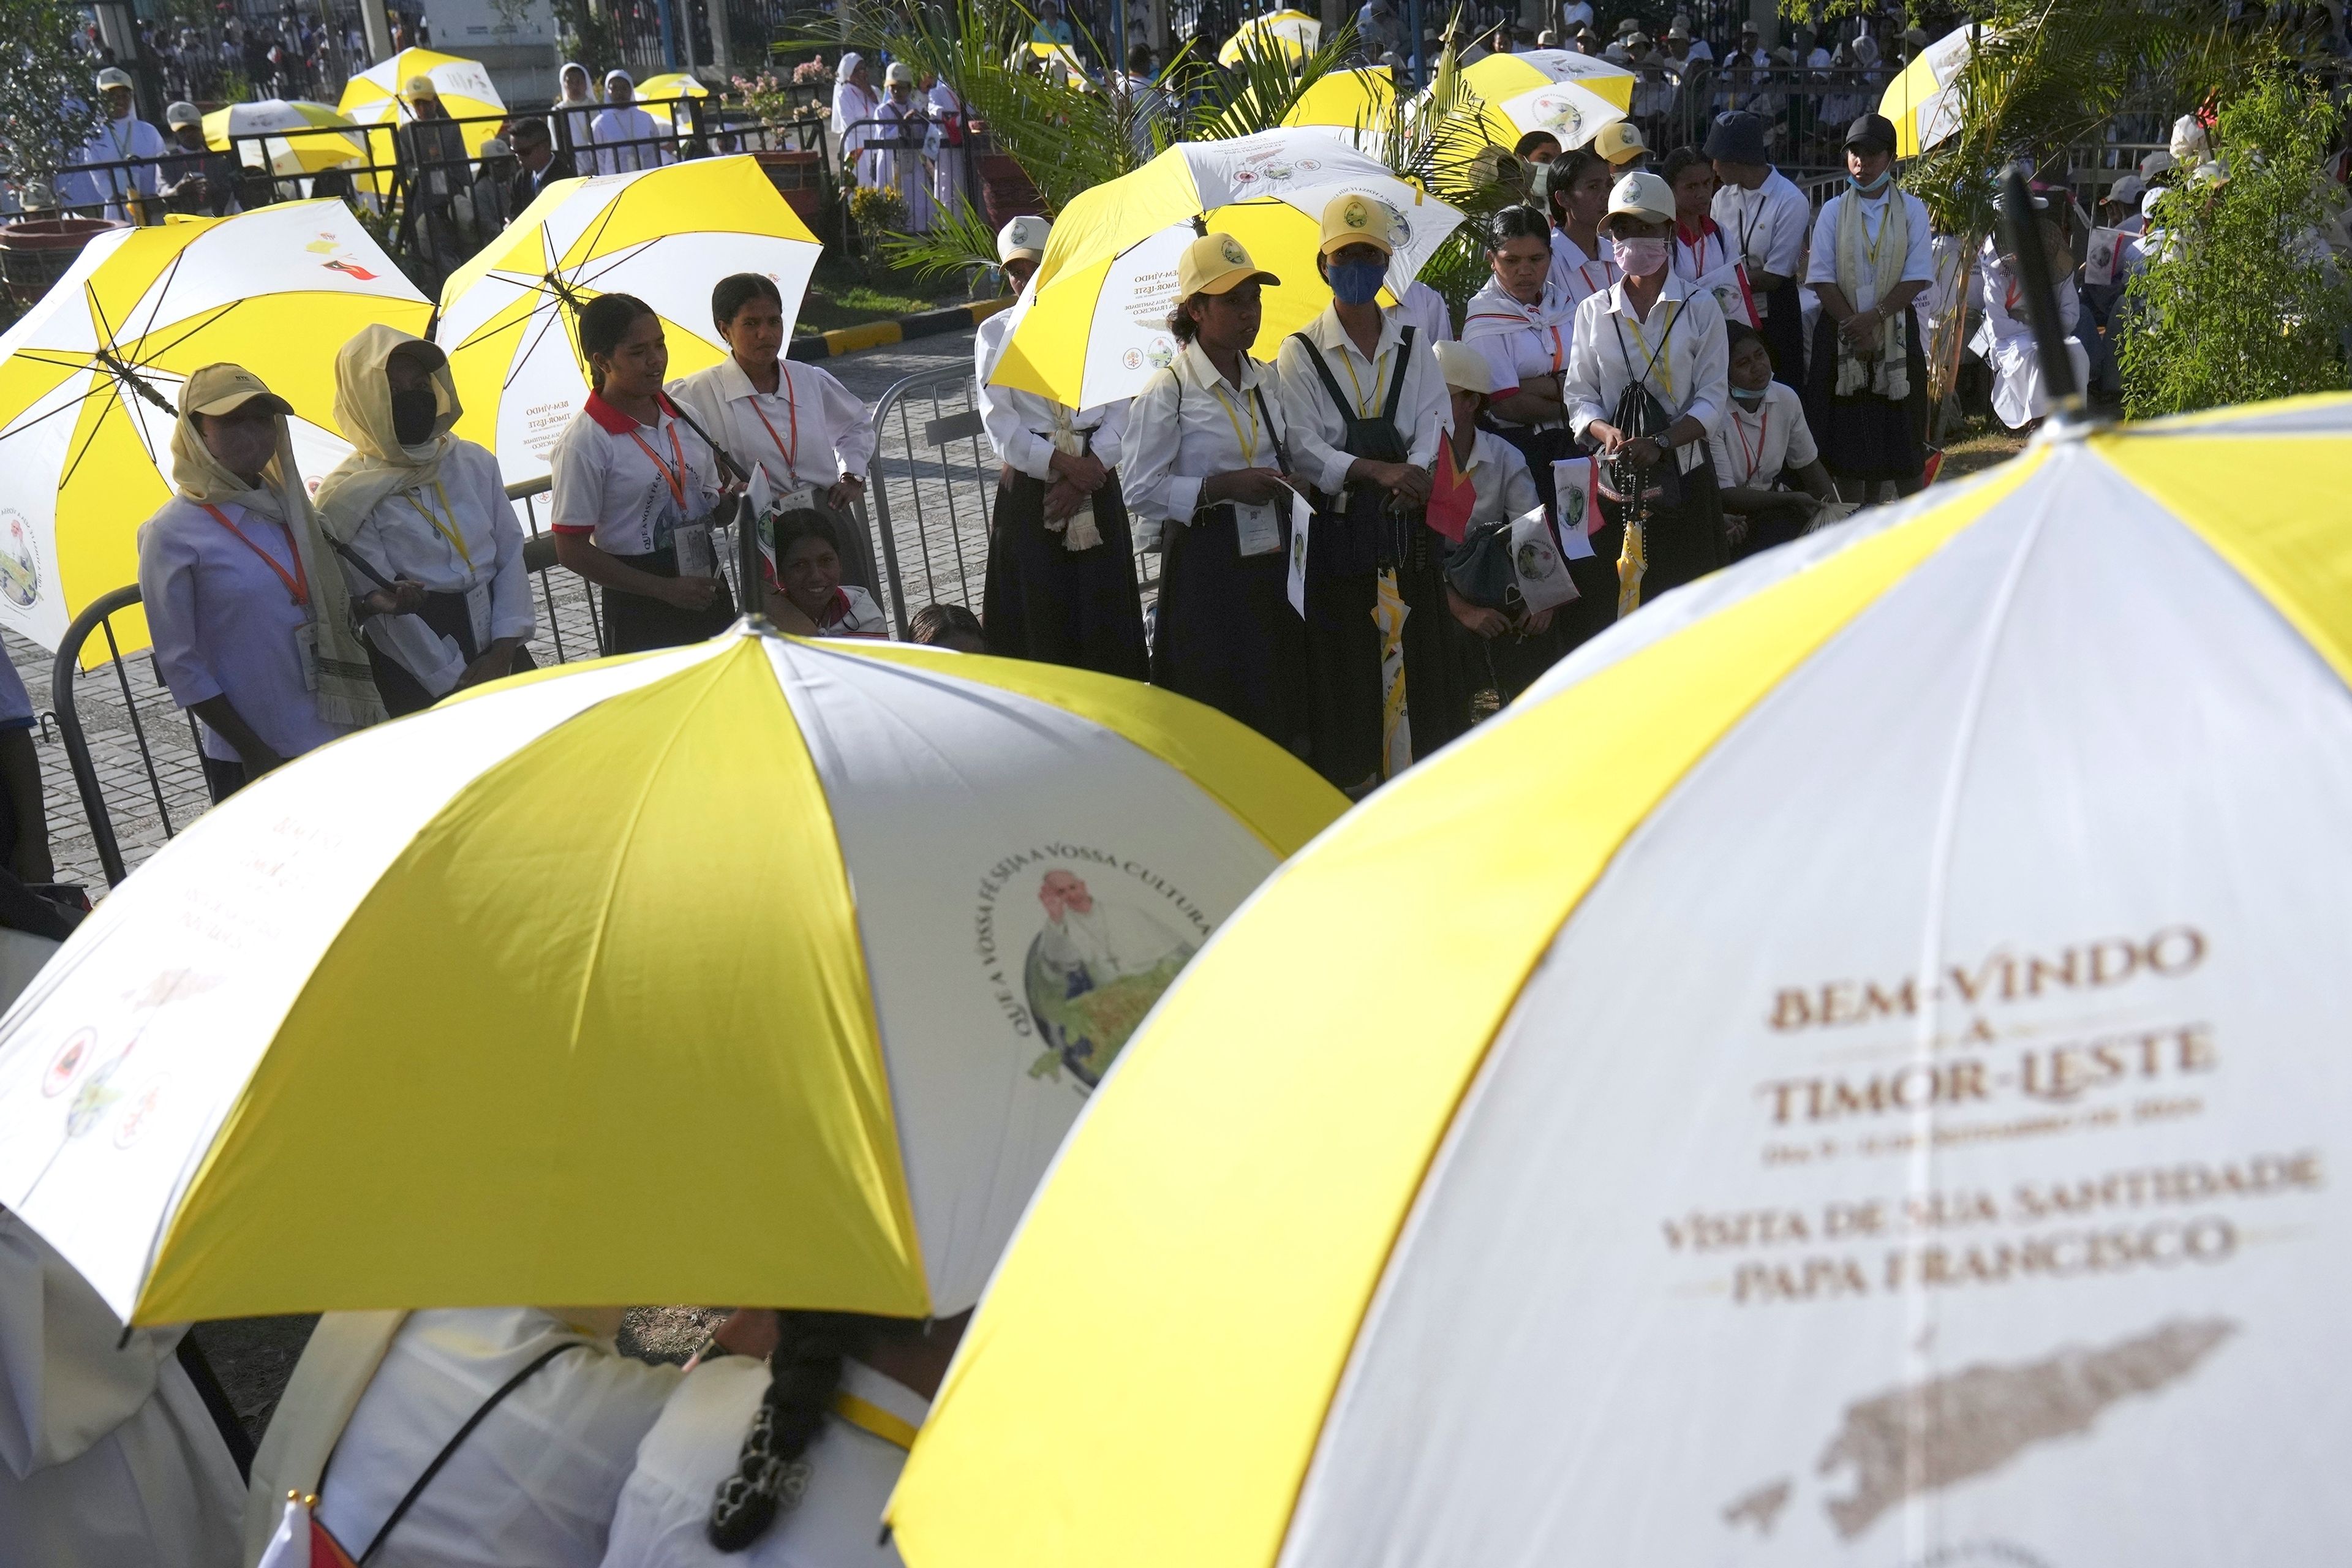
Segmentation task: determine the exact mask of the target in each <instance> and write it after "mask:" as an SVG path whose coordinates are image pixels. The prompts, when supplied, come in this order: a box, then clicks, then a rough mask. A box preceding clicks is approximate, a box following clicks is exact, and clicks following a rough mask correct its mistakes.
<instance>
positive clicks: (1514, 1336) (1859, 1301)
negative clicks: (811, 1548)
mask: <svg viewBox="0 0 2352 1568" xmlns="http://www.w3.org/2000/svg"><path fill="white" fill-rule="evenodd" d="M2347 473H2352V397H2345V396H2334V397H2327V398H2315V399H2308V400H2303V401H2297V402H2290V403H2283V404H2273V405H2257V406H2252V407H2247V408H2241V409H2232V410H2226V411H2222V412H2221V413H2219V414H2216V415H2211V416H2196V417H2191V418H2185V419H2179V420H2170V421H2165V422H2160V423H2153V424H2148V425H2141V426H2122V427H2119V428H2116V429H2113V430H2109V431H2106V432H2103V433H2100V434H2095V435H2092V436H2090V437H2087V438H2084V437H2079V436H2075V437H2063V438H2059V439H2053V440H2050V441H2047V442H2045V443H2043V444H2042V445H2041V446H2039V447H2036V448H2034V449H2032V451H2030V452H2029V454H2028V455H2026V456H2025V457H2023V458H2021V459H2019V460H2018V461H2016V462H2014V463H2012V464H2011V465H2009V466H2008V467H2006V468H2002V469H2000V470H1998V471H1997V472H1995V473H1993V474H1990V475H1988V476H1985V477H1983V478H1981V479H1979V480H1978V481H1976V482H1974V483H1972V484H1969V485H1967V486H1964V487H1938V488H1937V489H1931V490H1929V491H1927V494H1926V495H1925V496H1923V497H1921V498H1918V499H1917V500H1914V501H1913V502H1911V503H1910V504H1908V505H1906V506H1904V507H1901V508H1897V509H1892V510H1886V511H1883V512H1873V513H1868V514H1865V515H1864V517H1862V518H1860V519H1858V520H1857V521H1855V522H1854V523H1853V524H1851V525H1848V526H1844V527H1840V528H1835V529H1832V530H1830V531H1825V532H1823V533H1822V534H1819V535H1816V536H1814V537H1813V538H1811V539H1809V540H1806V541H1804V542H1800V543H1798V544H1794V545H1791V546H1789V547H1787V548H1786V549H1783V550H1780V551H1775V552H1769V553H1768V554H1766V555H1765V556H1762V557H1760V558H1759V559H1757V560H1755V561H1752V562H1749V563H1744V564H1743V565H1741V566H1738V567H1735V568H1733V569H1732V570H1731V571H1729V572H1727V573H1725V574H1720V575H1717V576H1716V577H1713V578H1710V579H1707V580H1706V581H1705V582H1702V583H1700V584H1695V585H1693V586H1691V587H1688V588H1685V589H1683V590H1681V591H1679V592H1677V593H1675V594H1672V595H1666V596H1664V597H1663V598H1662V599H1661V600H1660V601H1659V602H1658V603H1656V604H1654V605H1651V606H1649V607H1647V608H1644V609H1643V610H1642V611H1640V612H1639V613H1638V614H1637V615H1635V616H1633V617H1632V618H1631V619H1630V620H1628V621H1627V622H1625V623H1624V624H1622V625H1621V626H1618V627H1616V628H1615V629H1614V630H1613V631H1612V633H1611V634H1609V635H1607V636H1605V637H1601V638H1599V639H1596V640H1595V641H1594V642H1592V643H1591V644H1588V645H1587V646H1586V647H1584V648H1583V649H1581V650H1580V652H1578V653H1577V654H1576V655H1574V656H1572V657H1571V658H1570V659H1568V660H1567V661H1566V662H1565V663H1564V664H1563V665H1562V666H1561V667H1560V668H1558V669H1557V670H1555V671H1554V672H1553V674H1552V676H1551V677H1550V678H1549V679H1548V681H1547V683H1545V684H1543V685H1541V686H1539V687H1538V689H1536V690H1534V691H1532V692H1530V693H1529V694H1528V696H1526V697H1524V698H1522V699H1521V700H1519V701H1518V702H1517V703H1515V704H1514V705H1513V706H1512V708H1511V709H1510V710H1507V712H1506V713H1505V714H1504V715H1503V716H1502V718H1501V719H1500V720H1498V721H1496V722H1494V723H1492V724H1490V725H1489V726H1486V727H1485V728H1483V729H1481V730H1479V731H1475V733H1474V734H1473V735H1471V736H1470V737H1469V738H1467V739H1466V740H1465V741H1464V742H1462V743H1461V744H1459V745H1457V746H1454V747H1453V748H1452V749H1450V750H1448V751H1446V752H1444V753H1443V754H1441V755H1439V756H1438V757H1436V758H1434V759H1433V760H1432V761H1430V762H1428V763H1423V764H1422V765H1421V766H1418V767H1416V768H1414V769H1413V770H1412V772H1410V773H1407V774H1405V775H1404V776H1403V777H1402V779H1401V780H1399V781H1398V782H1397V783H1395V784H1391V785H1390V786H1389V787H1388V788H1387V789H1385V790H1383V791H1382V792H1381V793H1380V794H1379V795H1375V796H1374V797H1373V798H1372V799H1371V800H1370V802H1368V803H1367V804H1366V805H1363V806H1361V807H1360V808H1359V809H1358V810H1357V811H1355V812H1354V813H1352V814H1351V815H1349V816H1347V817H1345V818H1343V819H1342V820H1341V821H1340V822H1339V824H1338V825H1337V826H1335V827H1334V828H1333V829H1331V830H1330V831H1329V832H1328V833H1327V834H1325V835H1324V836H1323V837H1321V838H1320V839H1318V841H1317V842H1316V843H1315V844H1314V845H1312V846H1310V847H1308V848H1307V849H1306V850H1305V851H1303V852H1301V853H1300V854H1299V855H1298V856H1297V858H1294V859H1293V860H1292V861H1291V862H1290V863H1289V864H1288V865H1287V866H1286V868H1284V869H1283V870H1282V871H1281V872H1279V873H1277V874H1276V877H1275V878H1274V879H1273V880H1272V881H1270V882H1269V883H1268V884H1267V885H1266V886H1265V889H1262V890H1261V891H1260V892H1259V894H1258V895H1257V897H1256V898H1255V899H1254V900H1251V903H1250V905H1249V907H1248V908H1247V909H1246V910H1244V912H1243V913H1241V914H1240V915H1239V916H1237V917H1236V918H1235V919H1234V921H1231V922H1230V923H1229V924H1228V925H1227V927H1226V929H1225V930H1224V931H1221V932H1220V933H1219V935H1218V938H1217V940H1216V942H1214V943H1213V944H1212V946H1211V947H1210V948H1209V949H1208V951H1207V952H1204V953H1202V956H1201V957H1200V959H1198V960H1197V961H1196V962H1195V963H1193V965H1192V968H1191V969H1190V970H1189V971H1188V972H1187V973H1186V974H1185V976H1184V978H1183V980H1182V981H1181V983H1180V984H1178V985H1177V986H1176V988H1175V989H1174V990H1173V991H1171V993H1170V994H1169V995H1168V996H1167V998H1166V999H1165V1000H1164V1001H1163V1002H1162V1004H1161V1005H1160V1009H1159V1011H1158V1012H1157V1014H1155V1015H1154V1016H1153V1019H1152V1021H1151V1022H1150V1025H1149V1026H1147V1027H1146V1028H1145V1029H1144V1031H1143V1032H1142V1033H1141V1034H1140V1035H1139V1036H1138V1037H1137V1038H1136V1039H1135V1040H1134V1041H1133V1042H1132V1043H1131V1044H1130V1045H1129V1047H1128V1050H1127V1053H1126V1055H1125V1057H1124V1058H1122V1059H1121V1062H1120V1064H1119V1069H1118V1074H1117V1076H1116V1077H1115V1078H1114V1079H1112V1080H1111V1081H1110V1083H1109V1084H1108V1085H1107V1086H1106V1087H1105V1089H1104V1091H1103V1092H1102V1093H1101V1094H1100V1095H1098V1096H1097V1099H1096V1100H1095V1103H1094V1104H1093V1105H1092V1106H1090V1107H1089V1108H1088V1110H1087V1117H1086V1119H1085V1121H1083V1122H1082V1123H1081V1124H1080V1126H1079V1127H1078V1128H1077V1130H1076V1131H1075V1132H1074V1133H1073V1135H1072V1136H1071V1138H1070V1141H1069V1142H1067V1143H1066V1145H1065V1146H1064V1148H1063V1150H1062V1152H1061V1156H1060V1158H1059V1160H1058V1161H1057V1162H1056V1163H1055V1170H1054V1173H1053V1175H1052V1176H1051V1178H1050V1179H1049V1180H1048V1181H1047V1182H1046V1184H1045V1186H1044V1187H1043V1188H1042V1189H1041V1190H1040V1192H1039V1193H1038V1194H1037V1197H1036V1200H1035V1202H1034V1205H1032V1207H1031V1210H1030V1213H1029V1215H1028V1217H1027V1219H1026V1220H1025V1221H1024V1226H1023V1228H1022V1230H1021V1231H1020V1233H1019V1234H1018V1235H1017V1236H1016V1237H1015V1238H1014V1240H1013V1243H1012V1246H1011V1247H1010V1248H1009V1249H1008V1251H1007V1253H1006V1255H1005V1259H1004V1262H1003V1265H1002V1267H1001V1268H1000V1269H999V1271H998V1273H997V1275H996V1278H995V1279H994V1280H993V1282H992V1284H991V1286H990V1289H989V1293H988V1297H987V1300H985V1301H984V1302H983V1303H982V1307H981V1310H980V1314H979V1316H978V1318H977V1319H976V1320H975V1321H974V1322H973V1324H972V1326H971V1331H970V1333H969V1334H968V1335H967V1337H966V1338H965V1340H964V1342H963V1347H962V1354H961V1360H960V1361H959V1363H958V1364H957V1365H956V1366H955V1367H954V1368H953V1369H952V1370H951V1371H950V1373H949V1376H948V1380H947V1383H946V1384H945V1385H944V1387H943V1388H942V1389H941V1391H940V1398H939V1400H938V1402H937V1403H936V1404H935V1405H933V1406H932V1408H931V1414H930V1419H929V1424H928V1426H926V1429H925V1431H924V1433H923V1435H922V1436H921V1438H920V1440H919V1442H918V1443H917V1445H916V1447H915V1450H914V1454H913V1457H912V1458H911V1460H910V1462H909V1463H908V1468H907V1470H906V1472H905V1474H904V1476H903V1477H902V1478H901V1479H900V1481H899V1484H898V1494H897V1496H896V1498H895V1499H894V1500H893V1501H892V1503H891V1506H890V1510H889V1521H890V1523H891V1525H892V1527H893V1531H894V1539H895V1540H896V1542H897V1543H898V1549H899V1551H900V1552H901V1553H902V1554H903V1555H904V1556H905V1558H906V1561H907V1562H908V1564H909V1565H910V1568H981V1565H988V1568H996V1565H1010V1564H1016V1563H1017V1564H1019V1565H1020V1568H1076V1565H1080V1564H1084V1565H1086V1568H1094V1565H1097V1564H1100V1563H1114V1562H1115V1563H1121V1564H1125V1565H1128V1568H1156V1565H1160V1564H1168V1565H1171V1568H1172V1565H1176V1564H1181V1565H1182V1568H1271V1565H1273V1564H1275V1563H1277V1562H1279V1563H1281V1564H1283V1568H1333V1565H1338V1564H1348V1565H1350V1568H1352V1565H1356V1564H1362V1563H1413V1564H1417V1565H1421V1568H1455V1565H1461V1568H1468V1565H1471V1564H1481V1565H1483V1564H1491V1563H1628V1564H1630V1563H1677V1564H1684V1563H1754V1564H1791V1565H1794V1564H1804V1565H1806V1568H1823V1565H1845V1564H1852V1565H1854V1568H1864V1565H1867V1568H1883V1565H1885V1564H1887V1563H1937V1562H1960V1561H1964V1560H1969V1561H1972V1560H1975V1559H1977V1558H1979V1557H1981V1558H1982V1559H1983V1560H1985V1561H1988V1562H1990V1561H1995V1560H1998V1561H2002V1562H2012V1563H2131V1564H2134V1565H2135V1568H2201V1565H2204V1564H2209V1563H2213V1562H2215V1561H2217V1560H2220V1559H2228V1560H2231V1561H2242V1562H2249V1563H2252V1562H2279V1563H2288V1562H2293V1563H2318V1562H2324V1561H2327V1560H2328V1559H2329V1558H2331V1557H2332V1556H2333V1554H2334V1552H2335V1550H2336V1543H2337V1542H2343V1541H2345V1540H2347V1539H2352V1493H2347V1491H2346V1489H2344V1488H2343V1487H2342V1486H2341V1485H2340V1484H2338V1482H2339V1479H2340V1478H2341V1476H2342V1474H2343V1472H2344V1468H2345V1464H2346V1461H2347V1458H2352V1402H2347V1401H2345V1400H2343V1399H2340V1398H2336V1397H2335V1396H2334V1395H2331V1394H2327V1393H2326V1388H2328V1387H2329V1386H2332V1381H2331V1379H2330V1378H2329V1376H2328V1375H2327V1374H2326V1373H2324V1372H2323V1371H2322V1370H2321V1369H2324V1368H2326V1367H2328V1366H2330V1365H2333V1364H2335V1359H2336V1355H2337V1353H2338V1351H2339V1348H2340V1346H2341V1343H2342V1340H2343V1313H2342V1310H2341V1300H2342V1287H2343V1285H2344V1284H2345V1282H2346V1280H2347V1278H2352V1190H2347V1188H2346V1187H2345V1185H2344V1184H2343V1183H2342V1182H2340V1181H2338V1180H2337V1179H2336V1173H2338V1172H2340V1171H2342V1170H2343V1169H2344V1168H2345V1167H2346V1165H2347V1162H2352V1059H2347V1054H2346V1052H2345V1051H2344V1049H2343V1047H2342V1044H2341V1036H2342V1033H2343V1020H2344V1019H2346V1018H2347V1017H2352V833H2347V831H2346V829H2345V805H2346V802H2347V800H2352V687H2347V682H2352V531H2347V529H2346V528H2345V526H2344V522H2345V515H2346V514H2345V504H2344V497H2343V479H2344V476H2345V475H2346V474H2347ZM2250 476H2259V480H2258V482H2254V483H2250V482H2249V478H2250ZM1114 1325H1115V1328H1114V1327H1113V1326H1114ZM1987 1542H1995V1543H1999V1546H2000V1550H1999V1551H1998V1552H1994V1551H1992V1550H1991V1549H1990V1547H1987V1546H1985V1545H1984V1544H1983V1543H1987Z"/></svg>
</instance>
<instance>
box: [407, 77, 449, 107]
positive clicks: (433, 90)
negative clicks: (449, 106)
mask: <svg viewBox="0 0 2352 1568" xmlns="http://www.w3.org/2000/svg"><path fill="white" fill-rule="evenodd" d="M400 96H401V97H403V98H404V99H406V100H408V101H409V102H411V103H415V101H416V100H418V99H420V98H429V99H431V100H433V101H434V102H436V103H438V102H440V101H441V89H439V88H437V87H435V86H434V85H433V79H432V78H431V77H429V76H413V77H410V78H409V79H407V80H406V81H404V82H403V83H401V86H400Z"/></svg>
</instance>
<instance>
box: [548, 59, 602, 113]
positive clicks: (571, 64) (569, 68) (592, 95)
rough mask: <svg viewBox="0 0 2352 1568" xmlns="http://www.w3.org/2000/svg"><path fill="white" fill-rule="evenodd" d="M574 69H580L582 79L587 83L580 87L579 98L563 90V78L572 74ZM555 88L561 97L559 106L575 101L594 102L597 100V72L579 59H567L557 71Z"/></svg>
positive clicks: (559, 97)
mask: <svg viewBox="0 0 2352 1568" xmlns="http://www.w3.org/2000/svg"><path fill="white" fill-rule="evenodd" d="M573 71H578V72H579V73H580V79H581V80H582V81H583V82H584V83H586V85H585V86H584V87H583V88H582V89H580V91H581V96H580V97H578V98H574V97H572V95H571V94H570V93H568V92H565V91H564V90H563V79H564V78H565V77H567V76H569V75H571V74H572V72H573ZM555 90H556V93H557V95H558V99H559V106H561V105H563V104H574V103H593V102H595V101H596V77H595V74H594V73H593V72H592V71H591V70H589V68H587V67H586V66H583V65H582V64H581V63H580V62H579V61H578V60H566V61H564V62H563V68H562V70H559V71H557V72H556V73H555Z"/></svg>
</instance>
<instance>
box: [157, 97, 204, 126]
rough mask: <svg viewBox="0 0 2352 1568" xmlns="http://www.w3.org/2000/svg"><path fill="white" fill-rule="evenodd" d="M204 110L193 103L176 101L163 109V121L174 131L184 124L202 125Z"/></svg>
mask: <svg viewBox="0 0 2352 1568" xmlns="http://www.w3.org/2000/svg"><path fill="white" fill-rule="evenodd" d="M204 122H205V114H204V110H200V109H198V108H197V107H196V106H195V105H194V104H193V103H174V104H173V105H171V106H170V107H168V108H166V109H165V110H163V123H164V124H165V125H166V126H168V127H170V128H171V129H172V130H173V131H177V130H178V129H179V128H180V127H181V126H183V125H202V124H203V123H204Z"/></svg>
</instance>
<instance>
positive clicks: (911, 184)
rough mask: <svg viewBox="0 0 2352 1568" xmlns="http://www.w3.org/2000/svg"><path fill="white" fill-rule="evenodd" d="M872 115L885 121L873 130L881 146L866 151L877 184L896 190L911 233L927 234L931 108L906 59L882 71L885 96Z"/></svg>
mask: <svg viewBox="0 0 2352 1568" xmlns="http://www.w3.org/2000/svg"><path fill="white" fill-rule="evenodd" d="M874 118H875V119H877V120H878V121H882V124H881V125H880V127H878V128H877V130H876V132H874V134H875V137H876V139H877V141H879V142H882V143H883V145H882V146H881V147H880V148H879V149H878V150H877V151H876V152H874V153H871V154H869V155H868V162H869V163H870V164H871V166H872V168H873V174H874V181H873V183H874V184H877V185H887V186H889V187H890V188H891V189H892V190H895V191H897V192H898V200H899V201H900V202H901V203H903V204H905V206H906V209H907V216H906V225H907V228H908V232H909V233H913V234H923V233H927V232H929V229H930V226H931V211H932V203H931V177H930V166H929V158H928V155H927V148H928V144H929V137H930V121H931V110H930V103H929V100H927V99H926V98H925V97H924V96H923V95H922V94H920V93H919V92H917V91H916V90H915V71H914V68H913V67H911V66H909V65H908V64H907V62H906V61H904V60H892V61H891V62H890V65H889V68H888V69H887V70H885V71H884V72H883V73H882V101H881V102H880V103H877V104H876V105H875V106H874Z"/></svg>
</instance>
